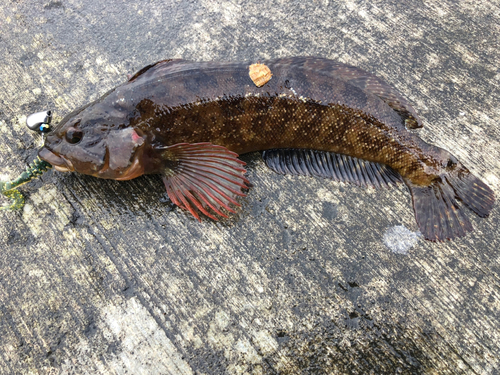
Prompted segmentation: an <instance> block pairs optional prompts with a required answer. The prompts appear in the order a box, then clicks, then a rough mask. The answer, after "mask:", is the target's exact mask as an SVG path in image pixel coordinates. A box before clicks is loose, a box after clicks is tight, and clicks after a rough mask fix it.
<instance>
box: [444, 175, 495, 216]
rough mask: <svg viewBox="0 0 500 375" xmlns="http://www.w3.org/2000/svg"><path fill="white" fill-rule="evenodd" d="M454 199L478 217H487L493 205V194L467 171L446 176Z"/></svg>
mask: <svg viewBox="0 0 500 375" xmlns="http://www.w3.org/2000/svg"><path fill="white" fill-rule="evenodd" d="M446 180H447V181H448V183H449V184H450V185H451V186H452V187H453V190H454V191H455V197H456V198H457V199H458V200H460V201H461V202H462V203H463V204H464V205H465V206H466V207H467V208H469V209H470V210H471V211H473V212H474V213H475V214H476V215H477V216H479V217H487V216H488V215H489V213H490V211H491V209H492V208H493V205H494V203H495V193H493V190H491V189H490V187H489V186H488V185H486V184H485V183H484V182H483V181H481V180H480V179H479V178H477V177H476V176H474V175H473V174H472V173H470V172H469V171H468V170H467V169H465V168H461V169H460V170H459V171H458V172H455V173H452V174H449V175H447V176H446Z"/></svg>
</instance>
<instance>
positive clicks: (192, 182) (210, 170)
mask: <svg viewBox="0 0 500 375" xmlns="http://www.w3.org/2000/svg"><path fill="white" fill-rule="evenodd" d="M163 152H164V155H165V158H166V160H167V161H168V164H169V166H168V167H167V168H166V170H165V174H164V175H163V182H164V184H165V187H166V189H167V194H168V196H169V198H170V199H171V200H172V202H173V203H175V204H176V205H177V206H179V207H181V208H182V209H185V210H187V211H189V212H190V213H191V214H192V215H193V216H194V217H195V218H196V219H197V220H199V221H201V219H200V213H202V214H203V215H205V216H208V217H209V218H211V219H213V220H218V218H219V217H228V215H227V214H226V213H225V211H228V212H232V213H235V210H234V208H233V207H234V206H236V207H238V206H240V204H239V203H238V202H237V201H236V198H237V197H238V196H240V197H244V196H245V194H244V193H243V192H242V189H248V188H249V185H250V182H249V181H248V180H247V179H246V178H245V177H244V174H245V173H246V170H245V169H244V168H243V166H244V165H245V162H243V161H241V160H239V159H238V154H236V153H234V152H232V151H229V150H228V149H227V148H225V147H223V146H217V145H213V144H211V143H207V142H204V143H179V144H176V145H172V146H168V147H166V148H164V151H163Z"/></svg>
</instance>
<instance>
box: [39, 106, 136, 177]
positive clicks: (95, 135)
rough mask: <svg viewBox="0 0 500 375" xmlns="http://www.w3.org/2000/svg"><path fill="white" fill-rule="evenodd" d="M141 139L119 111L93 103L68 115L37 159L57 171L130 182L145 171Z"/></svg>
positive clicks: (50, 134) (48, 136)
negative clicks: (142, 161)
mask: <svg viewBox="0 0 500 375" xmlns="http://www.w3.org/2000/svg"><path fill="white" fill-rule="evenodd" d="M143 145H144V137H143V136H141V135H140V134H139V133H138V132H137V131H136V129H134V128H133V127H131V126H130V125H129V122H128V121H127V118H126V116H125V115H124V114H122V111H120V110H119V109H113V108H110V107H109V106H106V105H103V104H100V103H97V104H96V103H92V104H90V105H88V106H85V107H83V108H80V109H78V110H76V111H74V112H72V113H70V114H69V115H67V116H66V117H65V118H64V119H63V120H62V121H61V122H60V123H59V124H58V125H57V126H56V127H55V128H54V130H53V131H51V132H50V133H48V134H47V136H46V138H45V143H44V146H43V147H42V148H41V149H40V151H39V152H38V156H39V157H40V158H41V159H43V160H45V161H46V162H48V163H50V164H52V165H53V166H54V168H55V169H56V170H58V171H60V172H68V171H71V172H72V171H76V172H79V173H83V174H87V175H91V176H94V177H99V178H107V179H116V180H129V179H132V178H135V177H138V176H140V175H141V174H143V172H144V167H143V165H142V163H141V155H142V151H143Z"/></svg>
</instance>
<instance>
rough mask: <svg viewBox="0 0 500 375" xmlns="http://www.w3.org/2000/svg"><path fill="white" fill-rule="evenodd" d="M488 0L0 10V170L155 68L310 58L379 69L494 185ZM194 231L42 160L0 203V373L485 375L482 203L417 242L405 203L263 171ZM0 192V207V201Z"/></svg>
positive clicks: (144, 180) (139, 195)
mask: <svg viewBox="0 0 500 375" xmlns="http://www.w3.org/2000/svg"><path fill="white" fill-rule="evenodd" d="M499 40H500V6H499V3H498V1H495V0H478V1H460V2H458V1H454V0H424V1H413V0H375V1H372V0H370V1H366V0H359V1H354V0H349V1H331V0H330V1H329V0H321V1H320V0H310V1H290V0H287V1H268V2H261V1H255V2H251V1H247V0H243V1H240V2H236V1H228V0H220V1H216V0H202V1H189V0H179V1H154V0H135V1H133V2H132V1H125V0H107V1H102V0H52V1H51V0H5V1H3V2H2V3H1V4H0V62H1V64H0V87H1V90H0V160H1V163H0V179H2V180H9V179H13V178H15V177H17V176H18V175H19V174H20V173H21V171H22V170H23V169H24V167H25V166H26V165H27V163H29V162H30V161H31V160H33V159H34V157H35V156H36V153H37V149H38V148H39V147H40V142H41V140H40V138H39V136H38V135H35V134H33V133H31V132H29V131H28V130H27V128H26V127H25V124H24V121H25V116H26V115H28V114H30V113H33V112H38V111H41V110H45V109H51V110H53V111H54V113H55V120H54V122H55V123H56V122H57V121H58V120H60V119H61V118H62V117H63V116H64V115H65V114H66V113H68V112H69V111H71V110H72V109H75V108H76V107H79V106H81V105H83V104H86V103H87V102H89V101H92V100H94V99H96V98H97V97H99V96H100V95H102V94H103V93H104V92H106V91H107V90H109V89H110V88H112V87H114V86H115V85H117V84H119V83H121V82H123V81H124V80H125V79H126V75H127V74H129V73H133V72H135V71H137V70H138V69H140V68H142V67H143V66H145V65H147V64H149V63H152V62H155V61H157V60H161V59H166V58H184V59H191V60H252V61H258V60H259V59H265V58H275V57H282V56H294V55H316V56H322V57H327V58H331V59H336V60H339V61H342V62H345V63H349V64H352V65H356V66H359V67H361V68H364V69H366V70H369V71H372V72H374V73H376V74H377V75H379V76H381V77H383V78H385V79H386V80H387V81H388V82H390V83H392V84H393V85H394V86H396V87H397V88H398V89H399V90H400V91H401V92H402V93H403V94H404V95H405V96H406V97H407V98H409V99H410V101H411V102H412V103H414V105H415V107H416V109H417V110H418V112H419V113H420V115H421V117H422V119H423V121H424V128H423V129H421V130H418V132H419V134H420V135H421V137H422V138H423V139H425V140H426V141H428V142H431V143H433V144H435V145H438V146H440V147H443V148H445V149H447V150H449V151H451V152H452V153H453V154H455V155H456V156H457V157H458V158H459V160H461V161H462V162H463V163H464V164H465V165H466V166H467V167H468V168H469V169H471V170H472V171H473V172H474V173H475V174H476V175H477V176H478V177H480V178H481V179H483V180H484V181H485V182H487V183H488V184H489V186H490V187H491V188H492V189H493V190H494V191H495V192H496V195H497V197H498V196H499V195H500V162H499V160H500V130H499V129H500V128H499V123H500V107H499V103H500V52H499V51H500V50H499V47H500V43H499ZM243 159H244V160H245V161H246V162H247V163H248V178H249V179H250V180H251V182H252V184H253V187H252V189H251V190H250V191H249V194H248V196H247V197H246V198H244V199H243V200H242V204H243V208H242V209H241V210H240V212H239V213H238V214H237V215H235V216H233V217H232V218H231V219H229V220H226V221H223V222H220V223H215V222H212V221H210V220H205V221H203V222H201V223H198V222H197V221H195V220H194V219H192V218H191V217H190V216H189V215H187V214H185V213H184V212H182V211H181V210H179V209H177V208H174V207H173V206H172V205H171V203H170V202H169V201H168V199H167V197H166V194H165V191H164V187H163V184H162V182H161V179H160V178H159V177H158V176H147V177H140V178H138V179H135V180H132V181H129V182H117V181H106V180H99V179H94V178H92V177H87V176H83V175H78V174H63V173H57V172H49V173H47V174H46V175H44V176H43V177H42V179H40V180H37V181H35V182H32V183H30V184H28V185H25V186H24V187H22V188H21V189H20V190H21V191H22V192H23V194H24V195H25V197H26V205H25V207H24V209H23V210H21V211H18V212H0V249H1V256H0V337H1V340H0V373H2V374H60V373H61V374H114V373H116V374H222V373H227V374H243V373H250V374H260V373H263V374H297V373H301V374H313V373H314V374H318V373H319V374H321V373H352V374H370V373H371V374H384V373H387V374H395V373H398V374H499V373H500V361H499V360H498V358H499V357H500V320H499V316H500V314H499V309H500V278H499V277H500V256H499V252H498V249H499V248H500V231H499V229H498V223H499V217H500V215H499V214H500V212H499V209H498V205H497V206H496V207H495V208H494V210H493V212H492V213H491V215H490V217H489V218H487V219H479V218H477V217H472V215H469V217H471V218H472V221H473V225H474V227H475V229H476V230H475V232H473V233H472V234H470V235H468V236H467V237H466V238H464V239H460V240H456V241H453V242H446V243H438V244H436V243H431V242H427V241H425V240H423V239H422V238H421V237H419V236H418V233H417V226H416V223H415V219H414V216H413V211H412V208H411V201H410V196H409V193H408V192H407V191H406V188H405V187H403V186H401V187H400V188H397V189H391V190H387V191H378V190H373V189H362V188H358V187H354V186H350V185H343V184H338V183H334V182H331V181H325V180H319V179H317V180H316V179H310V178H298V177H289V176H285V177H284V176H279V175H276V174H274V173H273V172H271V171H270V170H269V169H267V168H266V167H265V166H264V164H263V162H262V160H261V158H260V155H259V154H252V155H246V156H244V157H243ZM2 203H4V200H3V199H2Z"/></svg>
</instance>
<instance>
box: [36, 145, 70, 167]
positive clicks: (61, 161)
mask: <svg viewBox="0 0 500 375" xmlns="http://www.w3.org/2000/svg"><path fill="white" fill-rule="evenodd" d="M38 157H39V158H40V159H42V160H45V161H46V162H47V163H50V164H51V165H53V166H54V168H55V169H56V170H57V171H59V172H73V171H74V170H75V167H74V166H73V163H71V162H70V161H69V160H68V159H66V158H64V157H62V156H60V155H56V154H55V153H54V152H52V151H51V150H49V149H48V148H47V147H42V148H41V149H40V150H39V151H38Z"/></svg>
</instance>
